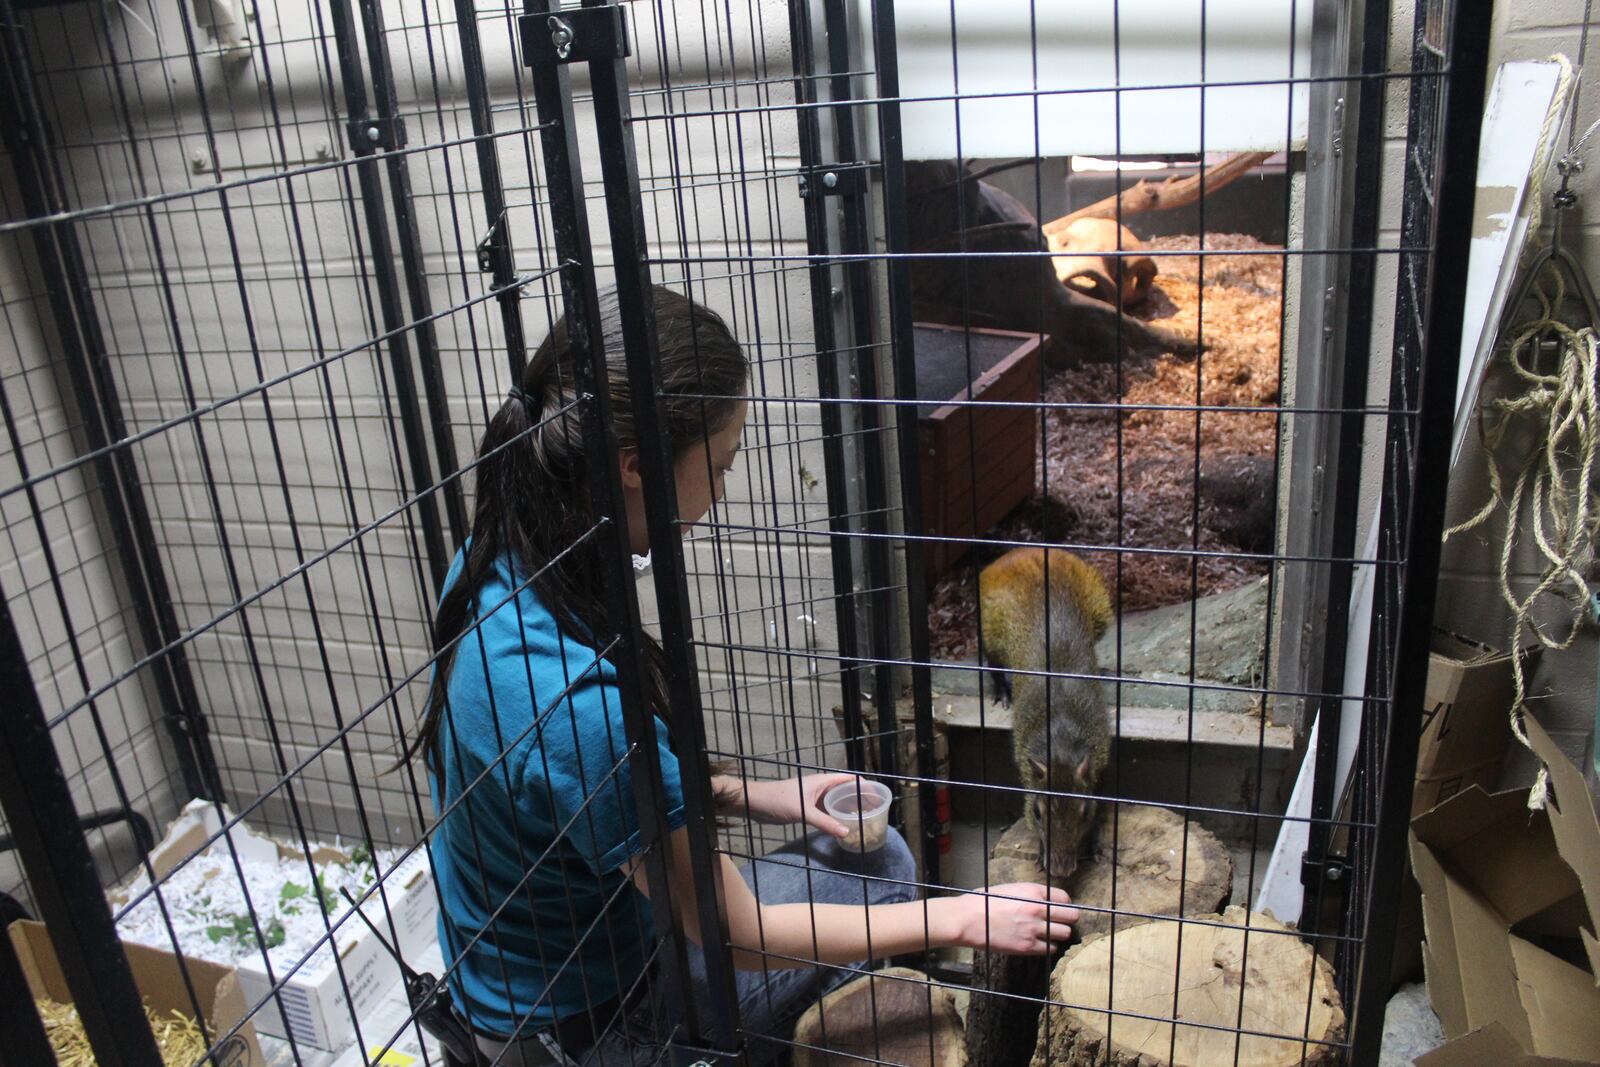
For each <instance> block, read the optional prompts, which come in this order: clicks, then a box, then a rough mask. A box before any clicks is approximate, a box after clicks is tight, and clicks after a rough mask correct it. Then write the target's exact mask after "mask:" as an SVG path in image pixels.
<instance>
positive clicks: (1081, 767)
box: [1072, 755, 1094, 784]
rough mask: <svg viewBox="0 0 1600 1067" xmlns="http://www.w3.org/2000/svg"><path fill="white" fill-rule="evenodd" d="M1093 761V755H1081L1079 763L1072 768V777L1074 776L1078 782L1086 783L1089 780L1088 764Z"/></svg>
mask: <svg viewBox="0 0 1600 1067" xmlns="http://www.w3.org/2000/svg"><path fill="white" fill-rule="evenodd" d="M1093 762H1094V756H1093V755H1088V756H1085V757H1083V762H1081V763H1079V764H1078V765H1077V766H1076V767H1074V768H1073V769H1072V775H1073V777H1074V778H1076V779H1077V780H1078V782H1079V783H1080V784H1083V783H1087V782H1088V781H1089V765H1090V764H1091V763H1093Z"/></svg>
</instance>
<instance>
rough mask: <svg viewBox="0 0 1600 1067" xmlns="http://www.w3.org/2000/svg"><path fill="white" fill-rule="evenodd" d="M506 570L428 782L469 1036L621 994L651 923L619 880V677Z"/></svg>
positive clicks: (664, 753)
mask: <svg viewBox="0 0 1600 1067" xmlns="http://www.w3.org/2000/svg"><path fill="white" fill-rule="evenodd" d="M462 562H463V560H462V556H461V554H460V553H457V555H456V559H455V563H454V564H453V565H452V566H451V568H450V573H449V575H448V577H447V579H446V587H447V588H448V587H449V585H450V584H451V583H453V582H454V581H455V580H456V578H457V576H458V575H459V574H460V572H461V568H462ZM512 573H513V571H512V567H511V563H510V560H509V557H503V558H502V559H501V560H500V561H499V562H498V563H497V564H496V566H495V570H494V573H493V574H492V575H491V576H490V577H489V578H488V579H487V580H485V582H484V583H483V585H482V587H481V588H479V590H478V593H477V596H476V598H475V601H476V602H475V606H474V611H475V612H476V617H477V618H478V619H479V620H481V622H480V624H479V625H478V626H477V627H476V628H475V629H472V630H469V631H468V632H467V634H466V635H465V636H464V637H463V638H462V639H461V642H460V644H459V645H458V646H457V651H456V656H455V664H454V666H453V668H452V669H451V671H450V680H449V685H448V687H447V689H446V696H447V698H448V704H447V705H446V708H445V712H444V715H443V718H442V720H441V723H440V729H439V749H438V751H439V755H440V762H441V765H442V766H441V769H442V772H443V773H442V777H441V776H439V775H430V784H431V785H432V788H433V799H434V811H435V813H438V812H440V811H442V810H443V809H444V808H446V807H448V806H449V805H451V804H455V805H456V806H455V807H454V808H452V809H451V810H450V811H449V812H448V813H447V814H445V815H444V816H443V817H442V818H441V819H440V822H439V829H438V832H437V834H436V835H435V837H434V843H433V858H434V865H435V869H436V871H437V875H438V881H439V899H440V903H441V909H440V912H439V944H440V947H441V948H442V949H443V950H444V954H445V960H446V961H447V962H448V961H449V960H451V959H453V958H455V957H456V956H457V955H458V954H460V953H461V952H462V951H463V950H465V952H466V955H465V957H464V958H463V959H462V961H461V965H460V967H458V968H457V969H456V970H455V971H454V972H453V973H452V974H451V977H450V989H451V993H452V995H453V996H454V997H455V999H456V1002H457V1004H458V1005H460V1006H461V1008H462V1010H463V1011H464V1012H465V1013H466V1015H467V1017H468V1019H469V1020H470V1021H471V1023H472V1025H473V1026H474V1027H475V1028H477V1029H479V1030H483V1031H488V1032H490V1033H497V1034H510V1033H512V1032H514V1031H516V1030H517V1028H518V1026H519V1025H520V1026H523V1029H522V1033H523V1034H524V1035H526V1034H528V1033H531V1032H532V1030H533V1029H535V1028H537V1027H539V1026H542V1025H546V1024H548V1023H550V1022H551V1021H553V1020H555V1019H559V1018H565V1017H567V1016H569V1015H574V1014H576V1013H579V1012H582V1011H585V1010H587V1009H588V1008H590V1007H597V1006H599V1005H601V1004H604V1003H605V1002H606V1001H607V1000H610V999H611V998H612V997H615V996H617V995H618V994H619V993H620V992H623V991H625V990H627V989H628V988H629V987H630V986H631V985H632V984H633V982H634V980H635V979H636V978H637V977H638V975H639V973H640V971H641V969H642V968H643V966H644V960H645V958H646V954H647V952H648V950H649V948H650V947H651V946H652V945H653V944H654V938H655V928H654V925H653V923H652V921H651V914H650V905H649V902H648V901H647V900H645V899H644V898H643V897H642V896H640V894H639V893H638V892H637V891H636V890H635V889H634V888H633V886H632V885H630V884H627V880H626V879H625V878H624V877H623V876H622V875H621V874H620V873H619V872H618V870H617V869H618V868H619V867H621V866H622V865H623V863H625V862H626V861H627V860H628V858H629V857H630V856H633V855H634V854H635V853H637V852H638V851H639V850H640V848H641V843H640V839H639V829H638V819H637V818H636V813H635V809H634V802H633V792H632V788H633V783H632V771H633V760H632V759H631V758H629V756H628V742H627V735H626V731H625V730H624V729H623V722H622V702H621V699H620V693H619V691H618V689H617V684H616V671H615V669H614V668H613V667H612V665H611V664H610V663H608V662H607V661H605V660H603V659H598V658H597V654H596V650H595V649H593V648H591V647H590V646H589V645H587V644H584V643H583V642H581V641H578V640H575V639H573V638H572V637H571V636H569V635H567V634H564V633H562V632H560V630H559V629H558V627H557V625H556V620H555V618H554V616H552V615H551V614H550V612H549V611H548V610H546V608H545V606H544V605H543V604H542V603H540V600H539V597H538V595H537V594H536V593H535V592H534V591H533V589H532V587H531V586H523V587H522V588H521V589H520V591H518V592H517V593H516V596H515V597H514V598H513V597H512V590H513V589H516V588H517V587H518V586H519V585H522V584H523V583H524V582H525V581H526V575H525V574H523V573H522V572H521V569H520V568H518V570H517V574H518V578H517V579H516V580H515V581H514V580H513V577H512ZM656 735H657V747H658V748H659V751H660V758H661V776H662V779H663V783H664V785H665V797H666V804H667V822H668V825H669V826H671V827H672V828H673V829H676V828H677V827H679V826H682V825H683V824H684V822H685V816H684V812H683V788H682V782H681V780H680V778H679V775H678V761H677V759H676V757H674V756H673V754H672V752H671V750H670V749H668V748H667V746H666V728H665V725H664V724H663V723H661V722H659V721H658V722H657V723H656ZM501 753H504V759H500V756H501ZM463 797H464V799H463ZM458 801H459V803H458ZM480 933H481V934H482V937H479V936H478V935H479V934H480ZM474 938H477V940H476V941H474V940H473V939H474ZM525 1018H526V1019H528V1020H529V1021H528V1022H527V1023H526V1024H524V1023H523V1020H524V1019H525Z"/></svg>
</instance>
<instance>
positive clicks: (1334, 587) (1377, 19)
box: [1301, 0, 1389, 929]
mask: <svg viewBox="0 0 1600 1067" xmlns="http://www.w3.org/2000/svg"><path fill="white" fill-rule="evenodd" d="M1351 10H1352V11H1354V8H1352V9H1351ZM1388 57H1389V3H1388V0H1367V2H1366V4H1365V5H1364V6H1363V9H1362V11H1361V24H1360V47H1359V53H1358V57H1357V59H1356V61H1355V62H1354V63H1352V64H1351V69H1352V71H1353V72H1354V73H1357V74H1359V73H1361V72H1363V71H1376V70H1387V69H1388ZM1387 91H1388V82H1387V80H1385V79H1374V80H1367V79H1362V80H1360V81H1358V82H1351V83H1347V84H1346V86H1345V87H1344V95H1345V97H1346V99H1347V101H1349V103H1348V104H1347V106H1346V107H1345V109H1344V118H1343V121H1344V122H1345V124H1346V128H1353V129H1354V131H1355V138H1354V141H1355V152H1354V155H1355V160H1354V167H1353V168H1352V173H1351V187H1352V188H1351V194H1350V202H1351V222H1350V236H1349V243H1348V247H1350V248H1352V249H1374V251H1371V252H1357V253H1355V254H1353V255H1352V256H1351V257H1350V262H1349V264H1348V266H1347V268H1346V273H1345V276H1344V284H1343V286H1342V287H1341V288H1342V293H1336V294H1335V296H1336V297H1339V296H1342V302H1341V300H1339V299H1335V300H1334V301H1333V302H1332V304H1333V310H1335V311H1337V309H1338V308H1340V306H1341V303H1342V306H1343V308H1344V309H1346V312H1347V313H1346V314H1345V315H1344V317H1343V322H1342V324H1339V325H1337V326H1335V328H1334V337H1336V338H1337V344H1336V345H1335V346H1330V348H1329V350H1328V351H1329V355H1330V362H1336V363H1337V364H1338V366H1339V367H1340V368H1341V370H1340V371H1339V374H1340V379H1341V380H1340V382H1339V396H1338V401H1337V403H1338V406H1339V408H1340V409H1342V411H1343V412H1344V414H1342V415H1340V416H1338V418H1337V420H1336V422H1335V428H1334V430H1333V434H1334V437H1335V449H1336V454H1337V460H1336V466H1335V467H1334V468H1333V469H1334V471H1335V472H1336V473H1338V472H1347V471H1359V470H1360V469H1361V450H1362V447H1363V445H1364V444H1365V442H1366V441H1367V440H1368V435H1367V433H1366V426H1365V423H1366V418H1365V416H1363V415H1362V414H1361V409H1362V407H1363V405H1365V404H1366V400H1367V386H1368V382H1369V380H1370V372H1371V358H1372V344H1371V336H1372V320H1373V302H1374V300H1375V292H1374V289H1375V285H1376V275H1377V271H1378V253H1377V252H1376V251H1375V249H1376V248H1377V243H1378V215H1379V210H1380V206H1381V204H1382V199H1381V196H1380V188H1379V186H1380V182H1381V179H1382V170H1383V161H1382V158H1381V155H1382V141H1383V115H1384V104H1385V100H1386V99H1387V95H1388V92H1387ZM1352 115H1354V117H1355V118H1354V122H1353V123H1352V122H1351V116H1352ZM1328 325H1329V324H1325V325H1324V328H1325V329H1327V328H1328ZM1330 495H1331V499H1332V508H1331V511H1330V513H1329V515H1330V518H1329V522H1328V525H1329V528H1330V529H1329V545H1328V549H1327V555H1328V558H1329V559H1331V560H1333V561H1335V562H1333V563H1331V564H1330V565H1329V567H1328V578H1327V588H1326V603H1327V618H1326V622H1325V630H1324V634H1325V640H1324V642H1323V643H1322V647H1321V664H1320V668H1319V671H1318V673H1317V674H1316V675H1315V676H1314V677H1316V678H1319V679H1320V681H1319V682H1318V684H1317V685H1316V687H1315V688H1316V691H1317V692H1319V693H1321V694H1323V696H1321V697H1320V698H1318V699H1317V700H1316V701H1315V703H1314V705H1313V706H1314V707H1315V708H1316V721H1317V723H1318V726H1317V747H1316V754H1315V757H1314V758H1315V761H1316V769H1315V773H1314V775H1313V778H1312V792H1311V811H1310V815H1311V821H1310V822H1309V823H1308V824H1307V827H1306V830H1307V842H1306V851H1305V857H1304V861H1303V863H1302V865H1301V882H1302V884H1303V885H1304V886H1305V898H1304V903H1303V905H1302V910H1301V914H1302V915H1303V916H1309V917H1311V919H1310V921H1309V922H1304V921H1303V923H1302V925H1310V926H1312V928H1313V929H1316V928H1319V927H1320V923H1318V922H1317V918H1316V917H1318V916H1320V915H1321V914H1322V912H1323V909H1324V908H1325V907H1326V906H1327V904H1328V902H1329V901H1330V899H1331V898H1342V897H1343V895H1344V892H1345V890H1346V889H1347V888H1348V886H1349V884H1350V882H1349V879H1347V878H1345V877H1344V876H1345V875H1346V874H1347V873H1348V870H1349V868H1348V861H1349V856H1348V854H1347V853H1341V854H1335V852H1334V841H1333V837H1334V833H1333V829H1334V828H1333V826H1332V824H1331V823H1332V821H1333V820H1336V819H1337V817H1338V816H1337V812H1336V808H1337V805H1338V803H1339V798H1337V797H1335V796H1334V795H1333V790H1334V779H1335V777H1336V773H1337V760H1338V750H1339V730H1340V722H1341V720H1342V718H1343V715H1344V700H1343V699H1341V697H1340V696H1339V694H1340V693H1342V692H1343V689H1344V677H1345V664H1346V653H1347V651H1348V650H1347V645H1348V634H1349V627H1350V594H1351V590H1352V588H1353V586H1354V583H1355V570H1356V568H1355V564H1354V563H1353V562H1351V561H1353V560H1354V559H1355V557H1356V552H1357V551H1358V547H1357V545H1356V532H1357V531H1356V527H1357V522H1358V519H1359V517H1360V510H1361V508H1360V496H1361V481H1360V479H1359V478H1358V477H1355V476H1353V475H1343V476H1338V477H1335V479H1334V484H1333V486H1332V487H1331V494H1330ZM1308 724H1309V723H1308Z"/></svg>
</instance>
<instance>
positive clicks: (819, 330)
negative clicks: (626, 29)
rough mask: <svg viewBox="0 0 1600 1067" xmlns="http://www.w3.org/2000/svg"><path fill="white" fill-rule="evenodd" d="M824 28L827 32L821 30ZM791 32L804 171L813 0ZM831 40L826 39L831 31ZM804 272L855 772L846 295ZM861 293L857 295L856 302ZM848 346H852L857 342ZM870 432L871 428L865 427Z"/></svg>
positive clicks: (810, 169)
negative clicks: (842, 313) (842, 321)
mask: <svg viewBox="0 0 1600 1067" xmlns="http://www.w3.org/2000/svg"><path fill="white" fill-rule="evenodd" d="M827 2H828V7H829V16H830V25H831V17H832V8H833V7H834V6H837V5H836V2H835V0H827ZM824 32H825V33H827V32H829V31H828V30H824ZM789 36H790V39H791V40H792V41H793V42H794V47H793V48H792V49H791V52H792V55H793V58H794V74H795V78H794V87H795V99H796V101H797V102H798V103H799V104H800V105H801V108H800V111H799V114H798V115H797V116H796V119H797V122H798V125H799V135H800V162H801V165H802V166H803V167H805V169H806V171H807V173H812V174H815V173H820V172H821V168H822V166H823V162H822V160H823V153H822V130H821V125H822V124H821V122H820V115H819V113H818V107H817V106H816V105H818V104H820V102H821V93H820V92H819V91H818V87H819V86H820V85H821V84H822V79H821V78H820V77H819V76H818V74H817V72H816V71H815V70H814V69H812V66H811V65H810V64H809V58H810V57H811V56H813V55H814V54H815V45H814V43H813V36H814V35H813V30H812V11H811V5H809V4H807V3H799V2H796V3H791V4H790V5H789ZM829 40H830V42H831V36H830V37H829ZM830 54H831V52H830ZM830 85H831V88H832V93H831V99H832V100H833V101H835V102H837V100H838V99H839V98H840V95H841V94H840V93H839V79H833V80H831V81H830ZM848 95H849V91H848V84H847V85H846V86H845V93H844V94H843V96H844V97H845V98H846V99H847V98H848ZM806 105H812V106H806ZM848 114H849V111H848V106H846V107H840V108H837V109H836V111H835V122H838V121H841V120H847V119H848ZM819 188H820V187H819ZM830 203H832V201H831V200H829V199H827V198H826V197H824V196H821V195H817V196H807V197H806V198H805V220H806V244H807V246H809V247H810V248H814V249H826V248H827V247H828V244H829V240H828V217H827V210H826V208H827V206H828V205H829V204H830ZM810 276H811V321H812V323H813V324H814V327H815V329H816V337H817V383H818V390H819V393H820V398H821V404H820V408H821V410H820V412H819V419H820V421H821V424H822V433H823V442H822V458H823V474H824V477H825V480H826V482H827V485H826V490H827V501H828V530H829V533H830V534H832V536H831V537H830V538H829V539H828V550H829V561H830V563H831V566H832V568H833V585H834V595H833V600H834V610H835V612H836V613H837V616H838V620H839V622H838V627H839V658H840V661H841V662H840V671H839V688H840V693H841V697H842V699H843V707H844V723H845V732H846V735H847V736H846V738H845V759H846V763H847V765H848V766H849V768H850V769H851V770H853V771H860V770H864V769H865V768H866V767H867V757H866V748H867V746H866V737H867V732H866V725H865V719H864V717H863V715H862V688H861V682H862V677H863V675H864V674H865V664H864V663H863V661H862V659H861V641H860V635H859V632H858V628H857V625H856V622H857V617H858V609H859V605H860V597H859V593H860V592H861V590H860V588H859V587H858V586H857V584H856V577H855V564H854V560H853V558H852V552H851V549H850V537H849V534H850V531H851V529H852V523H851V521H850V519H849V518H848V515H849V514H850V499H849V493H848V490H847V487H846V483H847V479H848V475H847V473H846V472H847V470H848V467H847V464H846V457H845V451H844V447H843V441H844V412H843V407H844V402H845V396H844V392H843V387H842V386H843V383H842V381H841V379H840V374H839V369H840V362H841V360H842V358H843V356H842V354H841V349H842V348H843V347H845V346H842V345H841V343H840V337H839V334H840V331H839V329H838V328H837V326H836V316H835V313H834V306H833V305H834V303H835V300H836V299H838V300H842V299H843V298H844V296H845V290H844V289H843V288H842V287H841V285H842V282H843V279H842V278H836V275H835V272H834V269H833V268H832V267H831V266H830V265H829V264H828V262H827V260H826V259H825V258H823V257H821V256H819V257H817V258H816V259H814V260H812V262H811V264H810ZM836 294H837V295H836ZM859 299H860V294H858V302H859ZM855 306H857V303H853V304H852V307H855ZM849 347H850V348H851V349H855V347H856V346H854V345H851V346H849ZM869 436H872V437H875V436H876V435H875V434H870V433H869ZM880 629H881V628H880ZM880 658H883V657H880ZM877 690H878V692H879V693H882V694H884V695H887V691H886V690H884V688H883V687H882V686H881V685H880V686H878V687H877ZM891 770H892V765H891Z"/></svg>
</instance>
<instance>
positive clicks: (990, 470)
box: [913, 323, 1044, 582]
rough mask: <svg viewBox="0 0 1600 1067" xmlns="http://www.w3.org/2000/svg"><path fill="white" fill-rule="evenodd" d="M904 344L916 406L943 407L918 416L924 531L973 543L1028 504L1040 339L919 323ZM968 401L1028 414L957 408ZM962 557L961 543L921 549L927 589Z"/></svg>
mask: <svg viewBox="0 0 1600 1067" xmlns="http://www.w3.org/2000/svg"><path fill="white" fill-rule="evenodd" d="M913 335H914V338H915V350H916V362H917V399H918V400H927V401H941V402H944V403H940V405H939V406H937V407H933V406H924V407H920V408H918V411H917V424H918V431H919V437H920V442H921V446H922V456H921V463H922V519H923V525H924V528H925V532H926V533H927V534H928V535H929V536H931V537H956V538H973V537H977V536H979V535H981V534H983V533H984V532H985V531H987V530H988V529H989V528H990V527H991V526H993V525H994V524H995V523H996V522H998V521H999V520H1000V519H1001V518H1003V517H1004V516H1005V515H1006V513H1007V512H1009V511H1011V509H1012V508H1015V507H1016V506H1017V505H1018V504H1021V503H1022V502H1023V501H1025V500H1027V499H1028V498H1029V497H1030V496H1032V495H1033V491H1034V465H1035V463H1036V462H1037V459H1038V455H1039V411H1038V408H1037V406H1036V405H1037V404H1038V403H1039V395H1040V379H1039V350H1040V348H1041V342H1042V341H1043V340H1044V337H1043V336H1042V335H1040V334H1031V333H1019V332H1016V331H1014V330H990V329H978V328H976V327H974V328H971V329H962V328H961V327H959V326H937V325H931V324H924V323H918V324H917V325H916V327H915V329H914V334H913ZM969 371H970V376H969ZM967 400H978V401H988V402H1000V401H1003V402H1007V403H1011V404H1018V405H1027V406H1018V407H993V408H988V407H972V406H968V405H966V404H964V403H962V402H963V401H967ZM970 548H971V545H970V544H965V543H962V542H949V541H925V542H923V548H922V551H923V561H924V564H925V567H926V571H927V576H928V581H930V582H932V581H933V580H934V579H936V578H938V577H939V575H941V574H943V573H944V572H945V571H946V570H948V569H949V568H950V566H951V565H952V564H953V563H955V562H956V561H957V560H959V559H961V558H962V557H963V556H965V555H966V554H967V552H968V550H969V549H970Z"/></svg>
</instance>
